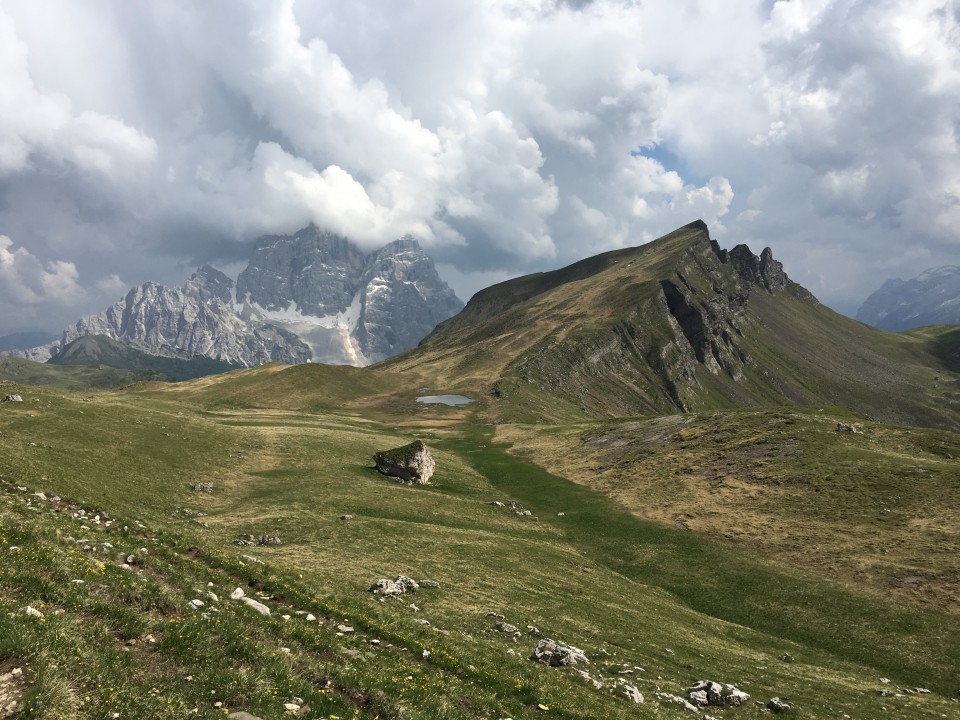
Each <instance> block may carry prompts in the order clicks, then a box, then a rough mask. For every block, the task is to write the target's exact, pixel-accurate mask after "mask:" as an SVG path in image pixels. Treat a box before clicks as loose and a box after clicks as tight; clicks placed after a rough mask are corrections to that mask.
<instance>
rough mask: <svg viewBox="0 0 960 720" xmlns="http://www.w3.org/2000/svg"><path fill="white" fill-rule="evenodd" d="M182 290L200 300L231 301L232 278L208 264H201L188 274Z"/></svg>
mask: <svg viewBox="0 0 960 720" xmlns="http://www.w3.org/2000/svg"><path fill="white" fill-rule="evenodd" d="M183 291H184V293H186V294H187V295H189V296H190V297H195V298H197V299H198V300H200V301H201V302H208V301H210V300H219V301H220V302H222V303H227V304H229V303H231V302H233V294H232V291H233V280H231V279H230V278H229V277H227V276H226V275H224V274H223V273H222V272H220V271H219V270H217V269H216V268H215V267H212V266H210V265H203V266H201V267H199V268H198V269H197V271H196V272H195V273H194V274H193V275H191V276H190V279H189V280H187V282H186V284H185V285H184V286H183Z"/></svg>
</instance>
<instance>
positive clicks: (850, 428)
mask: <svg viewBox="0 0 960 720" xmlns="http://www.w3.org/2000/svg"><path fill="white" fill-rule="evenodd" d="M837 432H848V433H855V434H857V435H861V434H863V428H861V427H860V426H859V425H847V424H846V423H842V422H838V423H837Z"/></svg>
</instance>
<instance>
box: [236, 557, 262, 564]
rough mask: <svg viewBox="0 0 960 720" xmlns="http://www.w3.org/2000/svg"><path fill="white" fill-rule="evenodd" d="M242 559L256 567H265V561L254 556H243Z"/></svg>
mask: <svg viewBox="0 0 960 720" xmlns="http://www.w3.org/2000/svg"><path fill="white" fill-rule="evenodd" d="M240 559H241V560H244V561H246V562H248V563H253V564H254V565H263V560H257V558H255V557H254V556H253V555H241V556H240Z"/></svg>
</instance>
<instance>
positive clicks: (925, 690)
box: [914, 688, 930, 695]
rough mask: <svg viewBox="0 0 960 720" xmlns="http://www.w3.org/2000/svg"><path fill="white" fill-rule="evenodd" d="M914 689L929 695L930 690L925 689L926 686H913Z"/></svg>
mask: <svg viewBox="0 0 960 720" xmlns="http://www.w3.org/2000/svg"><path fill="white" fill-rule="evenodd" d="M914 689H915V690H916V691H917V692H918V693H920V694H921V695H929V694H930V691H929V690H927V689H926V688H914Z"/></svg>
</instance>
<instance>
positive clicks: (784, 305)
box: [386, 221, 953, 424]
mask: <svg viewBox="0 0 960 720" xmlns="http://www.w3.org/2000/svg"><path fill="white" fill-rule="evenodd" d="M915 351H916V352H926V351H925V350H923V349H922V348H914V349H911V348H907V347H903V348H899V347H898V348H891V347H890V346H889V343H888V341H887V340H886V338H885V337H884V336H883V335H882V334H881V333H877V332H876V331H872V330H870V329H869V328H866V327H864V326H863V325H861V324H859V323H856V322H853V321H851V320H849V319H847V318H844V317H842V316H840V315H838V314H836V313H834V312H833V311H831V310H830V309H829V308H826V307H824V306H823V305H821V304H820V303H819V302H817V300H816V298H814V296H813V295H812V294H811V293H809V292H808V291H807V290H805V289H804V288H803V287H801V286H800V285H798V284H796V283H794V282H793V281H791V280H790V278H789V277H788V276H787V274H786V272H784V269H783V267H782V265H781V264H780V263H779V262H778V261H777V260H776V259H775V258H774V257H773V253H772V252H771V250H770V249H769V248H765V249H764V250H763V251H761V253H760V254H759V255H756V254H754V253H753V251H751V250H750V249H749V248H748V247H747V246H746V245H742V244H741V245H736V246H735V247H733V248H732V249H730V250H725V249H723V248H721V247H720V245H719V244H718V243H717V242H716V241H714V240H712V239H711V238H710V234H709V231H708V229H707V227H706V225H705V224H704V223H702V222H699V221H698V222H695V223H691V224H689V225H686V226H684V227H682V228H680V229H678V230H676V231H674V232H672V233H670V234H668V235H666V236H664V237H662V238H660V239H658V240H655V241H653V242H651V243H648V244H646V245H643V246H640V247H634V248H625V249H622V250H615V251H612V252H607V253H603V254H601V255H597V256H594V257H591V258H587V259H584V260H581V261H579V262H577V263H574V264H572V265H570V266H568V267H565V268H561V269H559V270H554V271H552V272H547V273H537V274H534V275H527V276H525V277H521V278H517V279H516V280H510V281H507V282H504V283H500V284H498V285H494V286H492V287H489V288H487V289H485V290H483V291H481V292H479V293H477V294H476V295H474V297H473V298H472V299H471V300H470V302H469V303H468V304H467V306H466V308H465V309H464V310H463V312H461V313H460V314H459V315H457V316H455V317H453V318H451V319H450V320H448V321H446V322H444V323H441V324H440V325H438V326H437V328H436V330H434V332H433V333H431V334H430V335H429V336H427V337H426V338H425V339H424V340H423V341H422V342H421V344H420V346H419V347H418V348H417V349H416V350H414V351H411V352H409V353H405V354H403V355H400V356H397V357H395V358H392V359H390V360H389V361H387V363H386V367H388V368H391V369H396V370H407V369H410V370H413V369H416V370H417V371H419V372H421V373H424V374H427V375H429V376H431V377H434V378H436V384H437V385H438V386H442V387H445V388H447V389H448V390H450V391H456V392H464V393H465V394H469V393H471V392H472V393H481V394H484V393H485V394H490V395H492V397H493V398H494V399H495V403H494V406H493V407H495V408H499V411H498V412H499V413H500V415H499V419H501V420H504V421H507V420H517V419H519V420H537V419H542V418H566V419H570V418H576V417H580V418H587V417H623V416H631V415H645V414H650V413H653V414H663V413H670V412H677V411H680V412H689V411H696V410H702V409H709V408H718V407H735V406H759V405H767V406H769V405H791V404H808V403H827V404H837V403H841V402H846V403H848V404H849V405H850V406H851V407H854V408H856V409H858V410H859V411H861V412H866V413H870V414H872V415H873V416H875V417H881V418H885V419H888V420H890V421H894V422H901V421H910V422H915V423H921V424H923V423H926V424H936V423H939V422H953V420H949V419H948V415H949V413H947V412H946V411H944V413H943V414H942V415H943V416H942V417H941V414H940V413H939V412H938V411H937V410H936V409H935V408H936V407H937V404H938V403H937V402H936V401H934V400H932V399H931V398H928V397H927V395H928V394H929V393H930V392H933V391H934V385H935V383H934V375H935V370H933V369H931V368H932V367H934V366H935V364H936V362H935V361H934V360H933V359H932V358H931V364H930V366H929V367H927V366H924V367H922V368H920V367H918V366H917V362H916V356H915V355H913V354H912V353H913V352H915ZM928 383H929V385H928ZM934 416H935V417H934ZM951 417H952V416H951Z"/></svg>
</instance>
